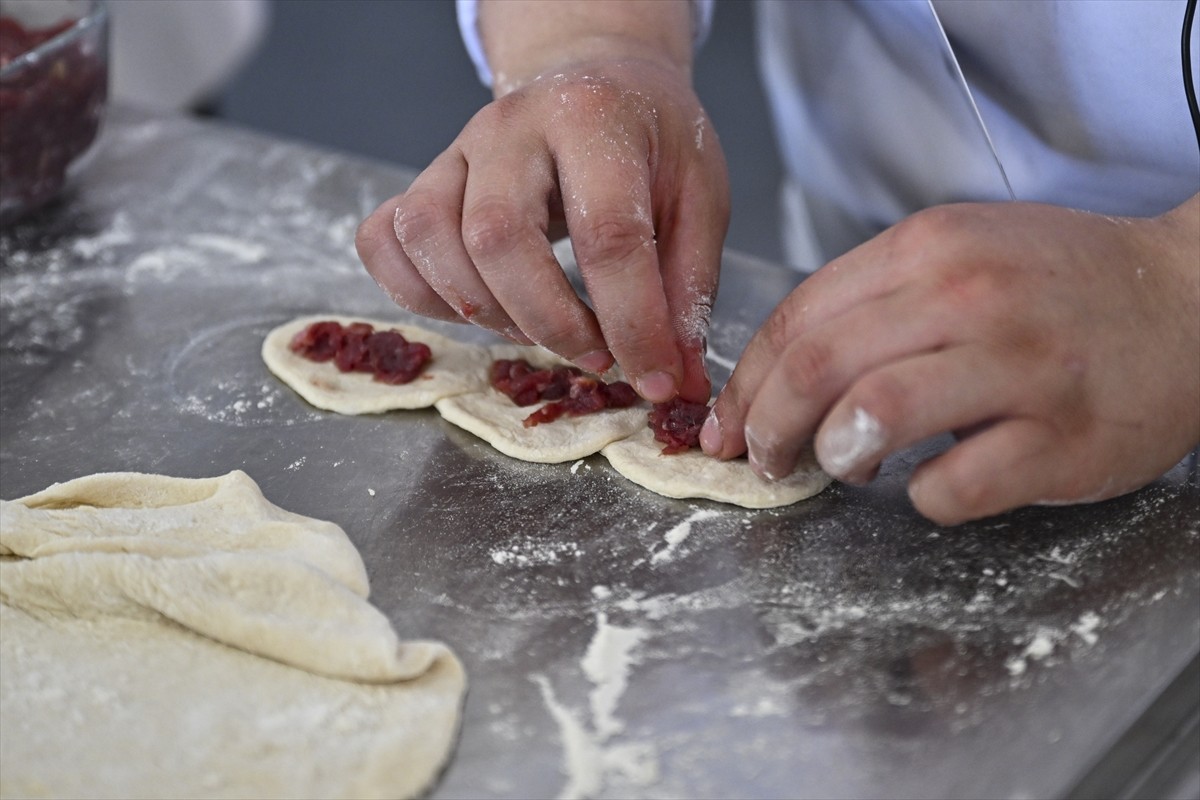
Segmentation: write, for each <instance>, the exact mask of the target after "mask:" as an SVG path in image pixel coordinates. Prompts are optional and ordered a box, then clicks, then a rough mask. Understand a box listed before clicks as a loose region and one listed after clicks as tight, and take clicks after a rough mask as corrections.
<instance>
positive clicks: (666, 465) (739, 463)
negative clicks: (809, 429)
mask: <svg viewBox="0 0 1200 800" xmlns="http://www.w3.org/2000/svg"><path fill="white" fill-rule="evenodd" d="M662 448H663V445H662V443H661V442H658V441H655V439H654V432H653V431H652V430H650V428H648V427H643V429H642V430H641V431H639V432H638V433H636V434H634V435H633V436H631V437H629V438H627V439H622V440H621V441H617V442H613V443H612V444H609V445H607V446H606V447H605V448H604V449H603V450H601V451H600V452H601V453H602V454H603V455H604V456H605V458H607V459H608V462H609V463H610V464H612V466H613V468H614V469H615V470H616V471H617V472H619V473H621V474H622V475H624V476H625V477H626V478H628V479H629V480H631V481H633V482H634V483H636V484H638V485H639V486H643V487H645V488H647V489H649V490H650V491H652V492H657V493H658V494H661V495H666V496H667V497H679V498H684V497H702V498H707V499H709V500H718V501H720V502H722V503H732V504H734V505H739V506H742V507H743V508H775V507H777V506H786V505H790V504H792V503H795V502H797V501H799V500H804V499H806V498H809V497H812V496H813V495H815V494H817V493H818V492H820V491H821V490H822V489H824V488H825V487H826V486H828V485H829V484H830V483H831V482H832V481H833V479H832V478H831V477H830V476H829V475H827V474H826V473H825V472H824V471H823V470H822V469H821V468H820V467H819V466H817V461H816V458H815V457H814V456H813V455H812V452H811V450H809V451H806V452H805V453H804V454H802V455H801V457H800V462H799V463H798V464H797V465H796V471H795V472H793V473H792V474H791V475H789V476H788V477H787V478H784V479H783V480H781V481H764V480H763V479H762V478H760V477H758V476H757V475H755V474H754V472H753V471H751V469H750V464H749V462H747V461H746V460H745V459H735V460H732V461H719V460H717V459H715V458H712V457H710V456H707V455H705V454H704V453H702V452H700V451H697V450H688V451H687V452H684V453H676V454H674V455H669V456H665V455H663V454H662Z"/></svg>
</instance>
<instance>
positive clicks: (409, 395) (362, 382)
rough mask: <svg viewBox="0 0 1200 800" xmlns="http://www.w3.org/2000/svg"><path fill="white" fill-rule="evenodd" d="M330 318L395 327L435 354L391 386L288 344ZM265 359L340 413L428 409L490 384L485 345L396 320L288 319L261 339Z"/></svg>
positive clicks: (303, 392) (310, 397) (307, 395)
mask: <svg viewBox="0 0 1200 800" xmlns="http://www.w3.org/2000/svg"><path fill="white" fill-rule="evenodd" d="M323 320H332V321H334V322H339V323H341V324H342V325H349V324H350V323H352V322H365V323H367V324H368V325H371V326H372V327H374V328H375V330H377V331H380V330H397V331H400V333H401V334H402V335H403V336H404V338H406V339H409V340H411V341H414V342H424V343H425V344H427V345H429V349H430V350H432V351H433V359H432V360H431V361H430V362H429V364H428V365H427V366H426V367H425V369H424V370H422V372H421V374H420V375H418V376H417V377H416V379H415V380H413V381H411V382H410V383H402V384H398V385H391V384H387V383H382V382H380V381H377V380H375V378H374V376H372V375H370V374H369V373H365V372H342V371H341V370H339V369H338V368H337V367H336V366H334V364H333V362H332V361H323V362H318V361H312V360H310V359H307V358H305V357H303V356H300V355H297V354H296V353H293V352H292V351H291V350H290V349H289V348H288V345H289V344H290V343H291V341H292V337H294V336H295V335H296V334H297V333H299V332H300V331H302V330H304V329H305V328H306V327H308V326H309V325H311V324H312V323H314V322H321V321H323ZM262 358H263V361H264V362H266V364H267V367H268V368H269V369H270V370H271V372H273V373H275V375H276V377H278V378H279V379H280V380H282V381H283V382H284V383H286V384H287V385H288V386H290V387H291V388H292V389H294V390H295V391H296V393H297V394H299V395H300V396H301V397H303V398H304V399H305V400H307V401H308V402H310V403H312V404H313V405H314V406H316V407H317V408H323V409H325V410H326V411H336V412H337V413H339V414H378V413H381V412H384V411H394V410H399V409H415V408H428V407H429V406H431V405H433V404H434V403H435V402H436V401H438V400H440V399H441V398H443V397H450V396H451V395H456V394H462V393H463V392H477V391H479V390H481V389H483V388H484V387H485V386H487V370H488V366H489V365H490V364H491V358H490V357H489V356H488V352H487V348H485V347H477V346H475V345H470V344H463V343H462V342H456V341H454V340H453V339H448V338H446V337H445V336H441V335H440V334H437V333H434V332H433V331H430V330H426V329H425V328H421V327H418V326H416V325H405V324H403V323H398V322H386V321H383V320H375V319H364V318H362V317H346V316H341V315H338V314H317V315H312V316H307V317H300V318H298V319H294V320H292V321H291V322H287V323H284V324H283V325H280V326H279V327H277V328H275V329H274V330H272V331H271V332H270V333H268V334H267V336H266V338H265V339H264V340H263V345H262Z"/></svg>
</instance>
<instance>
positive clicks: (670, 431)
mask: <svg viewBox="0 0 1200 800" xmlns="http://www.w3.org/2000/svg"><path fill="white" fill-rule="evenodd" d="M707 417H708V406H707V405H705V404H704V403H689V402H688V401H687V400H681V399H680V398H678V397H676V398H675V399H674V400H669V401H667V402H666V403H655V405H654V408H652V409H651V410H650V415H649V424H650V429H651V430H653V431H654V438H655V439H656V440H658V441H660V442H662V443H663V444H665V445H666V447H664V448H663V449H662V451H663V454H664V455H674V454H675V453H682V452H685V451H687V450H690V449H691V448H693V447H699V446H700V428H701V426H702V425H704V420H705V418H707Z"/></svg>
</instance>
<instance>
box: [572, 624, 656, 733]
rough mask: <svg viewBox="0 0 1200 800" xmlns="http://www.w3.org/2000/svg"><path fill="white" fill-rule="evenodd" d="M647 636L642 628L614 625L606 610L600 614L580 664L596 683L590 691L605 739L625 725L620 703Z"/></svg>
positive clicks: (595, 718) (594, 714) (594, 717)
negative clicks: (636, 654) (637, 652)
mask: <svg viewBox="0 0 1200 800" xmlns="http://www.w3.org/2000/svg"><path fill="white" fill-rule="evenodd" d="M645 638H646V631H645V630H644V629H642V628H622V627H619V626H616V625H612V624H610V623H609V621H608V615H606V614H605V613H604V612H599V613H597V614H596V634H595V636H593V637H592V643H591V644H590V645H588V649H587V653H586V654H585V655H584V657H583V660H582V661H581V662H580V664H581V665H582V666H583V673H584V674H585V675H587V677H588V680H590V681H591V682H592V683H593V684H594V686H595V688H593V689H592V692H591V695H590V700H591V706H592V721H593V724H594V725H595V728H596V735H597V736H598V737H599V738H600V740H601V741H606V740H607V739H609V738H610V737H611V736H613V735H615V734H618V733H620V732H621V731H622V730H623V729H624V727H625V726H624V724H623V723H622V722H621V721H620V720H619V719H617V717H616V710H617V704H618V703H619V702H620V700H621V695H622V694H624V693H625V687H626V686H628V685H629V668H630V666H631V665H632V664H633V663H635V662H634V659H633V651H634V649H635V648H636V647H637V646H638V645H639V644H640V643H641V642H642V640H643V639H645Z"/></svg>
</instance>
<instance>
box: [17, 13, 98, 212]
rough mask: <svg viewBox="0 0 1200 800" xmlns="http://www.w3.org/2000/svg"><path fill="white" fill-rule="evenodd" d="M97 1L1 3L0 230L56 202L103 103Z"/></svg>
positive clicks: (89, 145) (89, 141)
mask: <svg viewBox="0 0 1200 800" xmlns="http://www.w3.org/2000/svg"><path fill="white" fill-rule="evenodd" d="M108 24H109V23H108V9H107V8H106V6H105V4H104V0H0V225H7V224H9V223H12V222H16V221H17V220H19V219H21V218H23V217H25V216H26V215H28V214H29V213H30V212H32V211H35V210H37V209H39V208H41V207H42V206H44V205H46V204H47V203H49V202H50V201H51V200H53V199H54V198H56V197H58V196H59V195H60V194H61V193H62V192H63V189H64V187H66V186H67V185H68V184H69V183H70V182H71V181H72V179H73V178H74V176H75V175H77V174H78V173H79V172H80V171H82V170H83V168H84V166H85V165H86V162H87V161H88V160H89V159H88V156H89V154H90V152H91V151H92V150H93V144H94V143H95V140H96V135H97V133H98V132H99V130H100V123H101V121H102V119H103V116H104V109H105V106H106V104H107V99H108Z"/></svg>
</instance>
